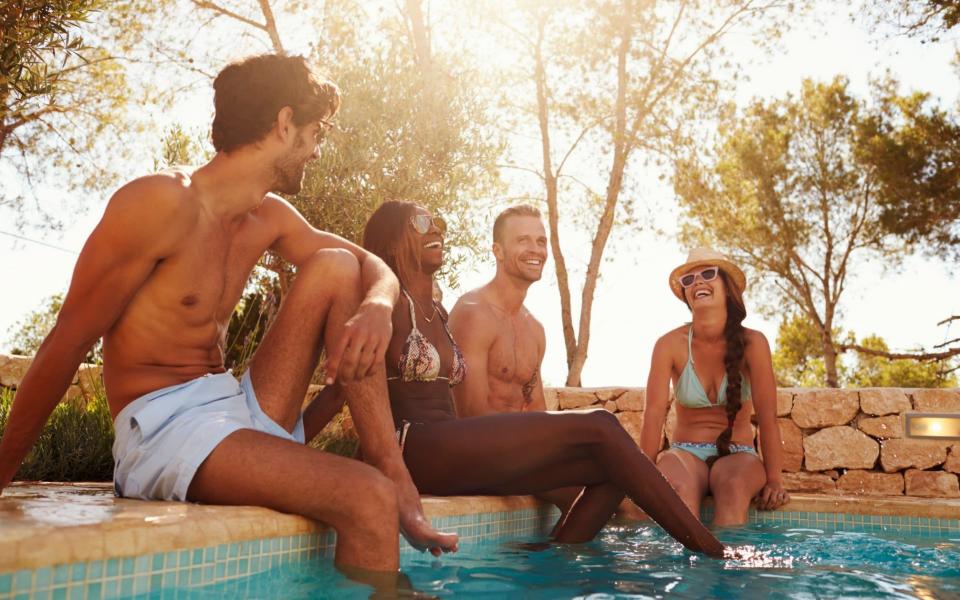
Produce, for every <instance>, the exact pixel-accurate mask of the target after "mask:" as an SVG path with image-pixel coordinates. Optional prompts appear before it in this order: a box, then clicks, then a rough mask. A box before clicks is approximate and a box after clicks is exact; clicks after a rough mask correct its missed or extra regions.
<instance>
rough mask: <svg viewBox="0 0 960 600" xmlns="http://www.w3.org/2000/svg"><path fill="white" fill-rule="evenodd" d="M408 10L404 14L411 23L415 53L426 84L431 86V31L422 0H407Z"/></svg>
mask: <svg viewBox="0 0 960 600" xmlns="http://www.w3.org/2000/svg"><path fill="white" fill-rule="evenodd" d="M405 6H406V9H405V10H404V13H405V14H406V17H407V19H409V21H410V30H411V36H412V37H413V39H412V40H411V41H412V42H413V51H414V54H415V55H416V57H417V64H418V65H419V66H420V72H421V73H422V74H423V76H424V79H425V80H427V81H426V83H427V84H429V83H430V82H429V74H430V72H431V71H432V68H431V63H432V61H433V56H432V53H431V50H430V30H429V28H428V27H427V22H426V19H424V17H423V8H422V7H421V6H420V0H406V4H405Z"/></svg>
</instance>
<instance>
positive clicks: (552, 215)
mask: <svg viewBox="0 0 960 600" xmlns="http://www.w3.org/2000/svg"><path fill="white" fill-rule="evenodd" d="M545 27H546V23H545V21H544V20H542V19H541V21H540V23H539V35H538V38H537V47H536V54H535V56H534V58H535V60H534V79H535V81H536V84H537V119H538V121H539V124H540V145H541V150H542V152H543V182H544V187H545V188H546V196H547V221H548V223H549V226H550V250H551V252H553V265H554V269H555V270H556V272H557V286H558V287H559V288H560V320H561V322H562V324H563V342H564V345H565V347H566V350H567V368H568V369H570V368H571V367H572V365H573V361H574V357H575V355H576V352H577V338H576V335H575V334H574V330H573V314H572V307H571V306H570V279H569V276H568V275H567V262H566V260H565V259H564V257H563V250H562V249H561V247H560V218H559V212H558V206H557V196H558V190H557V178H556V176H555V175H554V172H553V161H552V159H551V157H550V106H549V100H548V92H547V74H546V69H545V68H544V65H543V54H542V52H541V44H542V42H543V35H544V29H545Z"/></svg>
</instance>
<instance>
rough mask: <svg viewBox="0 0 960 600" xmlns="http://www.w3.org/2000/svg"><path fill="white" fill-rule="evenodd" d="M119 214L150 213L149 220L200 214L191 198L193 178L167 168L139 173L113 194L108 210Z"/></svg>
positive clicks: (145, 214)
mask: <svg viewBox="0 0 960 600" xmlns="http://www.w3.org/2000/svg"><path fill="white" fill-rule="evenodd" d="M111 211H112V212H113V213H115V214H118V216H122V215H127V216H136V215H137V214H139V213H143V214H144V216H149V217H150V218H149V219H147V220H146V221H147V222H146V224H151V223H153V224H156V223H158V222H160V223H165V222H166V221H167V220H169V219H177V218H189V217H193V216H195V215H196V203H195V202H192V201H191V189H190V178H189V176H188V175H187V174H186V173H183V172H181V171H172V170H171V171H164V172H161V173H155V174H153V175H147V176H145V177H138V178H137V179H134V180H133V181H130V182H129V183H127V184H125V185H123V186H122V187H121V188H120V189H118V190H117V191H116V192H115V193H114V194H113V196H112V197H111V198H110V202H109V203H108V204H107V212H111Z"/></svg>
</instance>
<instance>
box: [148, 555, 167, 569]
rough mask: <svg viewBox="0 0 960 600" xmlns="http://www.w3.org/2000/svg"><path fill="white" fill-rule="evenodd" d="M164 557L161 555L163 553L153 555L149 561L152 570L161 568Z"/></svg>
mask: <svg viewBox="0 0 960 600" xmlns="http://www.w3.org/2000/svg"><path fill="white" fill-rule="evenodd" d="M164 559H165V555H163V554H160V553H157V554H154V555H153V561H151V562H152V563H153V570H154V571H162V570H163V561H164Z"/></svg>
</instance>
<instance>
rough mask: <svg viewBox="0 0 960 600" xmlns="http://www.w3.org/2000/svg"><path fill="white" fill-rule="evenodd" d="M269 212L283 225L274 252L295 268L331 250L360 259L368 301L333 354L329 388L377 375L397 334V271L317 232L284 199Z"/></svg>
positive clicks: (270, 199) (269, 204) (273, 200)
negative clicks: (394, 320)
mask: <svg viewBox="0 0 960 600" xmlns="http://www.w3.org/2000/svg"><path fill="white" fill-rule="evenodd" d="M264 209H265V211H269V213H270V214H271V215H275V219H276V221H275V222H277V223H278V225H279V229H278V235H277V238H276V240H275V241H274V243H273V245H272V246H271V250H273V251H274V252H276V253H277V254H279V255H280V257H281V258H283V259H284V260H287V261H289V262H290V263H292V264H293V265H295V266H300V265H302V264H303V263H305V262H306V261H307V260H309V259H310V257H312V256H313V255H314V253H316V252H317V251H318V250H325V249H341V250H347V251H348V252H350V253H351V254H353V255H354V256H355V257H356V258H357V261H358V262H359V263H360V273H361V280H362V285H363V294H364V297H363V300H362V301H361V303H360V307H359V308H358V309H357V312H356V314H355V315H354V316H353V317H352V318H350V319H349V320H348V321H347V324H346V326H345V330H346V331H345V335H344V336H343V338H342V339H341V343H340V346H339V347H338V348H329V349H328V351H327V365H326V370H327V384H328V385H329V384H332V383H333V382H334V381H335V380H336V379H337V378H338V377H339V378H340V379H341V381H343V382H351V381H359V380H361V379H363V378H365V377H367V376H369V375H371V374H372V373H373V371H374V368H375V367H376V366H377V365H379V364H380V363H382V362H383V357H384V354H386V351H387V345H388V344H389V343H390V336H391V335H392V333H393V328H392V323H391V314H392V313H393V307H394V305H395V304H396V302H397V296H399V294H400V283H399V282H398V281H397V278H396V276H395V275H394V274H393V271H391V270H390V267H388V266H387V265H386V263H384V262H383V261H382V260H380V259H379V258H378V257H377V256H375V255H374V254H372V253H370V252H367V251H366V250H364V249H363V248H361V247H360V246H358V245H356V244H354V243H352V242H350V241H348V240H345V239H344V238H342V237H340V236H338V235H334V234H332V233H327V232H325V231H320V230H319V229H316V228H315V227H313V226H312V225H310V223H308V222H307V220H306V219H304V218H303V216H302V215H301V214H300V213H299V212H297V210H296V209H295V208H293V206H291V205H290V204H289V203H288V202H287V201H286V200H283V199H282V198H280V197H278V196H274V195H272V194H269V195H267V198H266V199H265V200H264Z"/></svg>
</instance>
